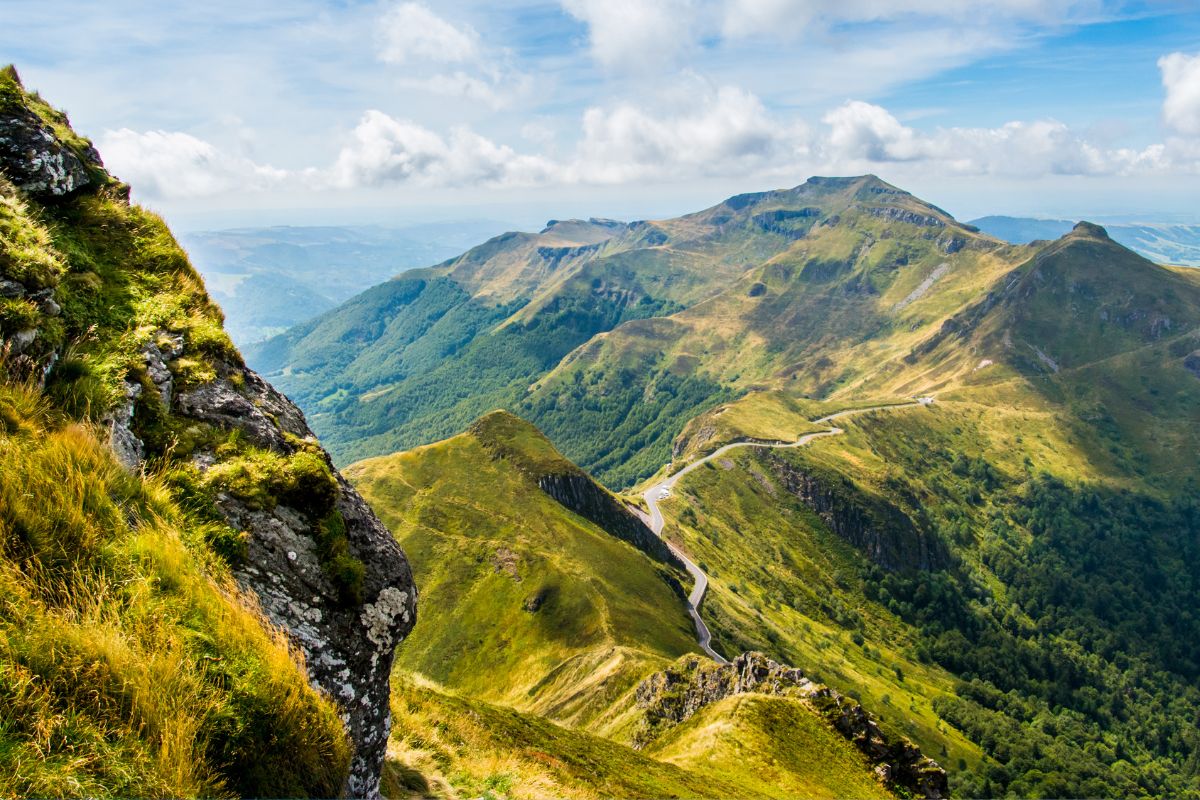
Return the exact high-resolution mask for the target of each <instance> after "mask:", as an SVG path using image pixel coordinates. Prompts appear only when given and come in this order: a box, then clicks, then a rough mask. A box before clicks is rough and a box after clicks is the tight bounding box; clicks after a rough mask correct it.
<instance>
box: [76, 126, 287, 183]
mask: <svg viewBox="0 0 1200 800" xmlns="http://www.w3.org/2000/svg"><path fill="white" fill-rule="evenodd" d="M100 149H101V151H102V152H103V153H104V161H105V164H107V165H108V167H109V169H111V170H112V172H113V174H115V175H118V176H120V177H121V178H122V179H123V180H125V181H126V182H128V183H129V184H131V185H132V186H134V187H135V188H136V189H137V191H138V192H141V193H144V194H145V195H146V196H147V197H153V198H167V199H174V198H182V197H203V196H206V195H215V194H222V193H224V192H229V191H233V190H237V191H244V190H249V191H254V190H259V189H266V188H270V187H272V186H276V185H278V184H279V183H280V182H281V181H283V180H284V179H286V177H287V173H286V172H285V171H284V170H280V169H276V168H274V167H270V166H265V165H262V164H256V163H255V162H253V161H251V160H250V159H247V158H242V157H240V156H235V155H231V154H229V153H226V152H224V151H222V150H220V149H218V148H216V147H214V146H213V145H212V144H210V143H209V142H206V141H204V140H203V139H198V138H196V137H195V136H191V135H190V134H187V133H180V132H178V131H146V132H144V133H139V132H138V131H133V130H130V129H128V128H121V129H120V130H115V131H106V132H105V134H104V135H103V136H102V137H101V139H100Z"/></svg>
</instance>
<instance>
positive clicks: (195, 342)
mask: <svg viewBox="0 0 1200 800" xmlns="http://www.w3.org/2000/svg"><path fill="white" fill-rule="evenodd" d="M0 212H2V213H0V221H3V222H4V223H5V226H4V230H0V236H4V237H9V238H11V241H9V242H6V245H7V247H8V250H9V251H10V252H15V253H18V254H19V255H20V258H19V259H15V260H14V259H8V260H3V261H0V363H2V364H3V366H4V367H5V369H6V372H7V373H8V374H9V375H12V376H18V377H21V378H23V379H27V380H30V381H33V382H36V383H39V384H42V385H47V384H50V386H48V389H47V390H48V391H49V390H50V389H54V391H58V392H59V393H60V394H62V396H63V397H65V398H67V399H68V400H70V399H71V398H73V397H77V396H84V395H81V394H80V393H81V392H82V391H83V390H82V389H79V388H72V387H81V386H82V387H88V386H90V387H92V389H91V390H90V391H91V394H88V395H86V396H85V400H75V401H73V407H74V408H75V411H74V412H72V413H75V414H77V415H78V416H79V417H80V418H81V419H84V420H87V421H89V422H98V423H100V424H102V425H104V426H106V427H108V428H109V430H110V431H111V441H112V447H113V450H114V453H115V454H116V456H117V457H118V459H120V461H121V462H122V463H123V464H125V465H126V466H127V467H128V468H130V469H131V470H138V469H141V468H142V467H143V465H144V464H146V463H147V462H151V461H152V462H153V465H154V468H155V470H157V471H160V472H162V473H165V475H166V476H167V477H166V478H165V481H166V482H168V483H169V484H170V485H171V486H172V487H173V488H174V490H175V491H176V492H177V493H178V494H179V496H180V497H182V498H183V499H185V500H186V501H187V504H188V505H189V506H192V507H194V508H195V509H196V510H197V513H200V514H204V515H206V516H208V517H209V518H211V519H213V520H214V521H216V520H220V521H222V522H224V523H225V524H226V525H227V526H228V536H227V540H222V541H221V542H218V543H210V545H211V547H212V549H213V550H214V551H216V552H217V553H219V554H220V555H221V556H223V557H224V558H225V560H226V561H227V563H228V564H229V566H230V568H231V570H232V572H233V574H234V576H235V577H236V578H237V580H238V582H239V584H240V585H241V586H242V588H244V589H246V590H248V591H247V594H250V595H252V596H255V597H257V598H258V601H259V605H260V606H261V608H262V610H263V612H264V613H265V615H266V617H267V619H268V620H269V621H270V622H271V623H273V624H274V625H277V626H279V627H280V628H282V629H283V630H284V631H285V632H286V633H287V634H288V635H289V636H290V638H291V640H292V641H293V642H294V643H295V645H296V646H297V647H298V648H299V650H300V651H302V652H303V654H304V657H305V661H306V666H307V669H308V675H309V679H310V682H311V683H312V684H313V685H315V686H316V687H317V688H319V689H321V690H323V691H324V692H325V693H327V694H328V695H329V696H330V697H331V698H332V699H333V700H334V701H335V702H336V703H337V704H338V707H339V710H340V712H341V717H342V720H343V722H344V723H345V725H346V729H347V731H348V733H349V736H350V740H351V741H352V743H353V745H354V755H353V759H352V762H351V766H350V774H349V776H348V778H347V782H346V785H345V787H344V791H345V793H346V794H347V795H349V796H352V797H377V796H378V795H379V781H380V774H381V771H382V766H383V759H384V755H385V751H386V747H387V738H388V729H389V726H390V716H389V710H388V709H389V702H388V701H389V694H390V691H389V674H390V672H391V666H392V658H393V654H394V652H395V648H396V646H397V645H398V644H399V642H400V641H401V640H402V639H403V638H404V636H406V635H407V634H408V632H409V631H410V630H411V629H412V627H413V624H414V622H415V615H416V599H417V591H416V587H415V585H414V583H413V577H412V572H411V570H410V568H409V565H408V561H407V560H406V558H405V556H404V553H403V552H402V551H401V550H400V547H399V546H398V545H397V544H396V541H395V539H394V538H393V537H392V535H391V533H389V531H388V530H387V529H386V528H385V527H384V526H383V524H382V523H381V522H380V521H379V519H378V518H377V517H376V516H375V514H374V513H373V512H372V511H371V509H370V508H369V507H368V506H367V505H366V503H365V502H364V501H363V499H362V498H361V497H360V496H359V494H358V493H357V492H356V491H355V490H354V489H353V488H352V487H351V486H350V484H349V483H347V482H346V481H345V480H344V479H343V478H342V476H341V475H340V474H338V472H337V471H336V470H335V469H333V466H332V463H331V461H330V459H329V456H328V454H327V453H326V452H325V451H324V450H323V449H321V447H320V445H319V444H318V443H317V440H316V437H315V436H314V435H313V432H312V431H311V430H310V429H309V427H308V425H307V423H306V422H305V419H304V415H303V414H302V413H301V411H300V409H298V408H297V407H296V406H295V405H293V404H292V403H291V401H289V400H288V399H287V398H286V397H284V396H283V395H282V394H280V393H279V392H277V391H275V389H274V388H272V387H271V386H270V385H269V384H268V383H266V382H265V381H264V380H262V379H261V378H260V377H259V376H258V375H257V374H255V373H254V372H253V371H251V370H249V369H247V368H246V366H245V364H244V363H243V361H242V358H241V356H240V355H239V354H238V353H237V351H236V350H235V349H234V348H233V346H232V344H231V343H229V341H228V339H227V337H226V336H225V335H224V332H223V331H222V330H221V328H220V312H219V311H218V310H217V309H216V307H215V306H213V305H212V304H211V302H210V301H209V299H208V297H207V295H206V294H205V293H204V291H203V288H202V285H201V283H200V280H199V277H198V276H197V275H196V274H195V272H194V271H193V270H192V269H191V267H190V265H188V263H187V259H186V256H185V255H184V254H183V252H182V251H181V250H180V249H179V247H178V245H177V244H176V243H175V242H174V240H173V239H171V237H170V234H169V233H168V232H167V231H166V229H165V226H163V224H162V222H161V220H158V219H157V218H154V217H153V216H152V215H149V214H147V213H146V212H144V211H141V210H139V209H137V208H136V207H134V206H131V205H130V204H129V191H128V187H126V186H124V185H122V184H120V183H118V182H117V181H116V180H115V179H114V178H113V177H112V176H110V175H108V173H107V172H105V171H104V168H103V165H102V163H101V161H100V158H99V156H98V155H97V154H96V152H95V150H94V149H93V148H92V146H91V144H90V143H89V142H87V140H85V139H83V138H82V137H79V136H78V135H77V134H75V133H74V131H72V130H71V129H70V126H69V123H68V121H67V118H66V117H65V116H64V115H62V114H61V112H58V111H56V110H54V109H52V108H50V107H49V106H47V105H46V104H45V103H44V102H42V101H41V100H40V99H39V98H37V97H36V96H35V95H31V94H29V93H27V92H25V91H24V88H23V87H22V85H21V83H20V81H19V78H18V77H17V74H16V72H15V70H13V69H12V68H7V69H4V70H0ZM44 217H46V218H51V217H54V218H57V219H58V220H59V221H58V223H57V224H58V225H60V226H61V227H63V228H65V229H67V230H69V233H70V235H71V237H72V238H71V241H74V242H75V243H76V247H77V251H76V252H69V253H67V254H66V255H64V254H62V253H60V252H58V250H56V248H55V246H54V244H55V243H54V237H53V236H52V235H51V234H50V233H49V231H48V230H47V229H46V228H45V227H44V226H43V225H42V223H41V222H40V220H41V219H42V218H44ZM89 248H92V249H90V250H89ZM143 251H145V252H143ZM79 253H82V254H83V255H79ZM95 253H99V254H100V257H101V258H103V259H104V260H105V261H106V265H105V267H104V269H101V268H100V267H99V266H97V265H95V264H94V263H92V262H91V261H89V259H90V258H91V256H92V254H95ZM113 253H117V255H115V256H114V255H113ZM93 267H94V268H95V271H93ZM127 286H137V287H139V288H138V291H140V292H143V293H145V294H147V295H149V294H151V293H152V292H154V293H157V294H155V295H154V297H153V298H152V299H153V300H154V301H155V302H157V303H159V305H160V306H161V305H164V304H165V305H166V306H170V307H172V308H176V311H175V312H173V313H163V312H162V311H161V308H159V307H157V306H156V307H155V309H151V310H144V306H143V305H138V304H134V303H132V302H131V300H130V299H129V297H130V294H131V292H130V290H129V289H128V288H127ZM147 287H152V288H147ZM153 305H154V304H153V303H146V306H145V307H148V306H153ZM114 308H119V309H122V311H120V312H114V311H113V310H112V309H114ZM152 314H157V316H156V317H153V318H152V317H151V316H150V315H152ZM106 315H107V316H106ZM80 347H83V348H84V349H82V350H81V349H80ZM106 356H107V360H108V362H110V363H116V364H119V365H120V366H118V367H113V368H112V371H111V372H110V373H107V374H106V377H111V378H113V379H114V381H113V382H114V383H115V384H116V385H117V386H119V387H121V390H120V391H118V392H117V393H116V398H115V402H114V400H113V398H111V397H110V396H109V394H108V392H107V386H108V385H109V384H105V383H103V382H102V381H101V380H100V379H99V378H97V377H96V376H95V375H93V372H95V370H96V369H97V364H98V363H99V362H102V361H105V357H106ZM55 387H57V388H55ZM102 390H103V391H102Z"/></svg>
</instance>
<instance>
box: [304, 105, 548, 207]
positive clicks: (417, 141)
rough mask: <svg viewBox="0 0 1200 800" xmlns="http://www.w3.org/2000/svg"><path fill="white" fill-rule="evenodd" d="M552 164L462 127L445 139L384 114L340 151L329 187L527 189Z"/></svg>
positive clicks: (375, 114) (363, 125) (371, 115)
mask: <svg viewBox="0 0 1200 800" xmlns="http://www.w3.org/2000/svg"><path fill="white" fill-rule="evenodd" d="M550 172H551V165H550V163H549V162H548V161H546V160H545V159H543V158H541V157H539V156H528V155H520V154H518V153H517V152H516V151H514V150H513V149H512V148H511V147H509V146H507V145H500V144H496V143H495V142H493V141H491V140H490V139H487V138H486V137H483V136H480V135H479V134H477V133H475V132H474V131H472V130H470V129H469V128H467V127H465V126H457V127H455V128H453V129H451V131H450V133H449V135H448V136H442V135H440V134H438V133H437V132H435V131H432V130H429V129H428V128H425V127H423V126H421V125H418V124H416V123H414V122H410V121H407V120H400V119H396V118H394V117H391V116H389V115H387V114H385V113H383V112H382V111H375V110H372V111H368V112H367V113H366V114H364V115H363V117H362V120H361V121H360V122H359V123H358V126H357V127H355V129H354V131H353V133H352V134H351V136H350V141H349V142H347V143H346V145H345V146H344V147H343V148H342V149H341V152H340V153H339V154H338V156H337V159H336V161H335V162H334V164H333V167H332V168H331V169H330V170H328V172H327V173H326V176H327V179H328V182H329V183H330V184H331V185H333V186H335V187H338V188H344V189H348V188H359V187H378V186H386V185H389V184H400V183H414V184H419V185H438V186H463V185H493V186H498V185H504V186H513V185H517V186H519V185H530V184H534V183H539V182H544V181H545V180H546V179H547V177H548V175H549V173H550Z"/></svg>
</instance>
